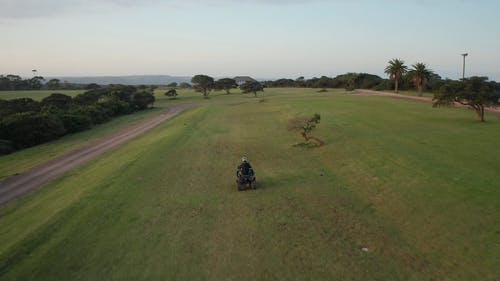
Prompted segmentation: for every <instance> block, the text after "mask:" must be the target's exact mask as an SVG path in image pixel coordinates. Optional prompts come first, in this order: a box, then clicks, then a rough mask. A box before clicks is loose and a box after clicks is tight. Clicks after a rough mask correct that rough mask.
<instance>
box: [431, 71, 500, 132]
mask: <svg viewBox="0 0 500 281" xmlns="http://www.w3.org/2000/svg"><path fill="white" fill-rule="evenodd" d="M487 81H488V77H477V76H474V77H470V78H468V79H464V80H462V81H451V80H449V81H447V82H446V83H445V84H444V85H443V86H441V88H440V90H439V92H438V93H435V94H434V99H433V100H434V107H439V106H451V105H453V103H454V102H457V103H459V104H462V105H466V106H469V107H471V108H472V109H474V111H476V113H477V115H478V117H479V119H480V120H481V122H484V121H485V119H484V108H485V107H496V106H498V105H500V92H499V90H498V88H496V87H495V85H494V83H492V82H487ZM490 84H491V85H490Z"/></svg>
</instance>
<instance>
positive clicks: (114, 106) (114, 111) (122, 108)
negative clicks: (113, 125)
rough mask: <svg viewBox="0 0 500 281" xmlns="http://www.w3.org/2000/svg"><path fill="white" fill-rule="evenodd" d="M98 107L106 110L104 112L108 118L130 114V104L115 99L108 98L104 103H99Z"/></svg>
mask: <svg viewBox="0 0 500 281" xmlns="http://www.w3.org/2000/svg"><path fill="white" fill-rule="evenodd" d="M99 106H100V107H102V108H105V109H106V112H107V113H108V115H110V116H118V115H123V114H129V113H131V112H132V109H131V108H130V104H129V103H128V102H125V101H122V100H119V99H117V98H110V99H107V100H105V101H102V102H99Z"/></svg>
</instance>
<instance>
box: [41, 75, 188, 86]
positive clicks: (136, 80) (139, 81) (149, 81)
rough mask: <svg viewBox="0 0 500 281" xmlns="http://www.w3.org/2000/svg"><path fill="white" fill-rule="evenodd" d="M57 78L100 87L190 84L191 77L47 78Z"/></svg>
mask: <svg viewBox="0 0 500 281" xmlns="http://www.w3.org/2000/svg"><path fill="white" fill-rule="evenodd" d="M52 78H57V79H59V80H61V82H63V81H67V82H69V83H75V84H90V83H96V84H99V85H109V84H124V85H167V84H170V83H172V82H177V83H182V82H188V83H189V82H190V81H191V77H184V76H169V75H128V76H88V77H87V76H81V77H78V76H67V77H46V78H45V79H47V80H49V79H52Z"/></svg>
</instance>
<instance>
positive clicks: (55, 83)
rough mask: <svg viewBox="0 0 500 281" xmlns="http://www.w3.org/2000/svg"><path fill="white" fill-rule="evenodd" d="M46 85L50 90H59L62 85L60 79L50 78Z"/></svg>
mask: <svg viewBox="0 0 500 281" xmlns="http://www.w3.org/2000/svg"><path fill="white" fill-rule="evenodd" d="M45 86H46V87H47V89H49V90H58V89H59V88H60V87H61V80H59V79H55V78H54V79H50V80H49V81H48V82H47V83H46V84H45Z"/></svg>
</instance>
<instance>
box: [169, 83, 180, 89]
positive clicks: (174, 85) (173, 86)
mask: <svg viewBox="0 0 500 281" xmlns="http://www.w3.org/2000/svg"><path fill="white" fill-rule="evenodd" d="M177 85H178V84H177V82H172V83H170V84H168V85H167V87H170V88H175V87H177Z"/></svg>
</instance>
